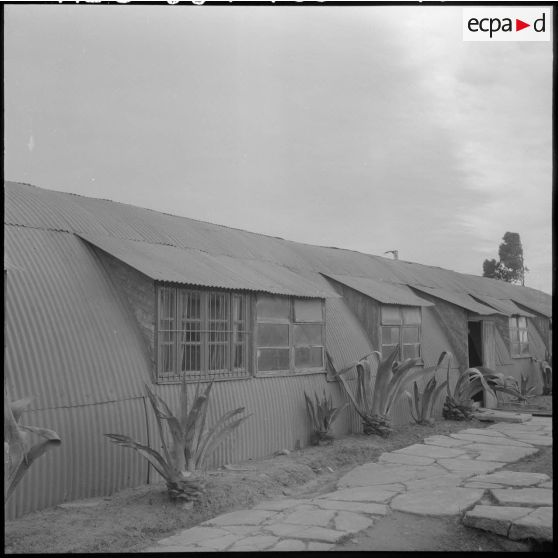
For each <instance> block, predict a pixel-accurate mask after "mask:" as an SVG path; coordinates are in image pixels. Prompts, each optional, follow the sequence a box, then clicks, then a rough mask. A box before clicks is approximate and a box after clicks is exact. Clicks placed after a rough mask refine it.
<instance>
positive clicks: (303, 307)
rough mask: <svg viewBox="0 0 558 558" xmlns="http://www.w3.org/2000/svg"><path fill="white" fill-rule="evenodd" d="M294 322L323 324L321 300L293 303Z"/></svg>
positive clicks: (296, 301) (298, 300)
mask: <svg viewBox="0 0 558 558" xmlns="http://www.w3.org/2000/svg"><path fill="white" fill-rule="evenodd" d="M294 312H295V322H323V316H322V301H321V300H300V299H297V300H295V301H294Z"/></svg>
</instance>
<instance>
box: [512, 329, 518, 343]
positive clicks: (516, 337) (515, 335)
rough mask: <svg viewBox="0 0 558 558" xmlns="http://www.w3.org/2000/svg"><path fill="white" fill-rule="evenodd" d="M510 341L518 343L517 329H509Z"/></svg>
mask: <svg viewBox="0 0 558 558" xmlns="http://www.w3.org/2000/svg"><path fill="white" fill-rule="evenodd" d="M510 341H511V342H512V343H519V329H510Z"/></svg>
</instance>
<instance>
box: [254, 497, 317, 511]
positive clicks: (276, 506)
mask: <svg viewBox="0 0 558 558" xmlns="http://www.w3.org/2000/svg"><path fill="white" fill-rule="evenodd" d="M305 502H308V500H296V499H294V498H288V499H285V500H272V501H270V502H260V503H259V504H257V505H255V506H254V508H253V509H255V510H272V511H283V510H286V509H288V508H292V507H294V506H298V505H299V504H303V503H305Z"/></svg>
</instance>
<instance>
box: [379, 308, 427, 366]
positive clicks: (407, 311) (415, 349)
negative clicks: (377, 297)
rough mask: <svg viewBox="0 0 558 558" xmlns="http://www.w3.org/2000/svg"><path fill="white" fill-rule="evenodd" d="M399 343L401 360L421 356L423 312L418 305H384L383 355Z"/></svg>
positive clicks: (386, 354)
mask: <svg viewBox="0 0 558 558" xmlns="http://www.w3.org/2000/svg"><path fill="white" fill-rule="evenodd" d="M397 344H399V354H398V357H397V358H398V359H399V360H405V359H407V358H420V356H421V348H420V345H421V313H420V308H419V307H416V306H395V305H385V306H382V356H383V357H384V358H385V357H387V356H388V355H389V354H391V352H392V351H393V349H394V347H395V345H397Z"/></svg>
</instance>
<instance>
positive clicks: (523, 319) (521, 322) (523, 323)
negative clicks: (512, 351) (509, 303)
mask: <svg viewBox="0 0 558 558" xmlns="http://www.w3.org/2000/svg"><path fill="white" fill-rule="evenodd" d="M517 325H518V327H521V328H523V329H526V328H527V318H526V317H525V316H519V317H518V318H517Z"/></svg>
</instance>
